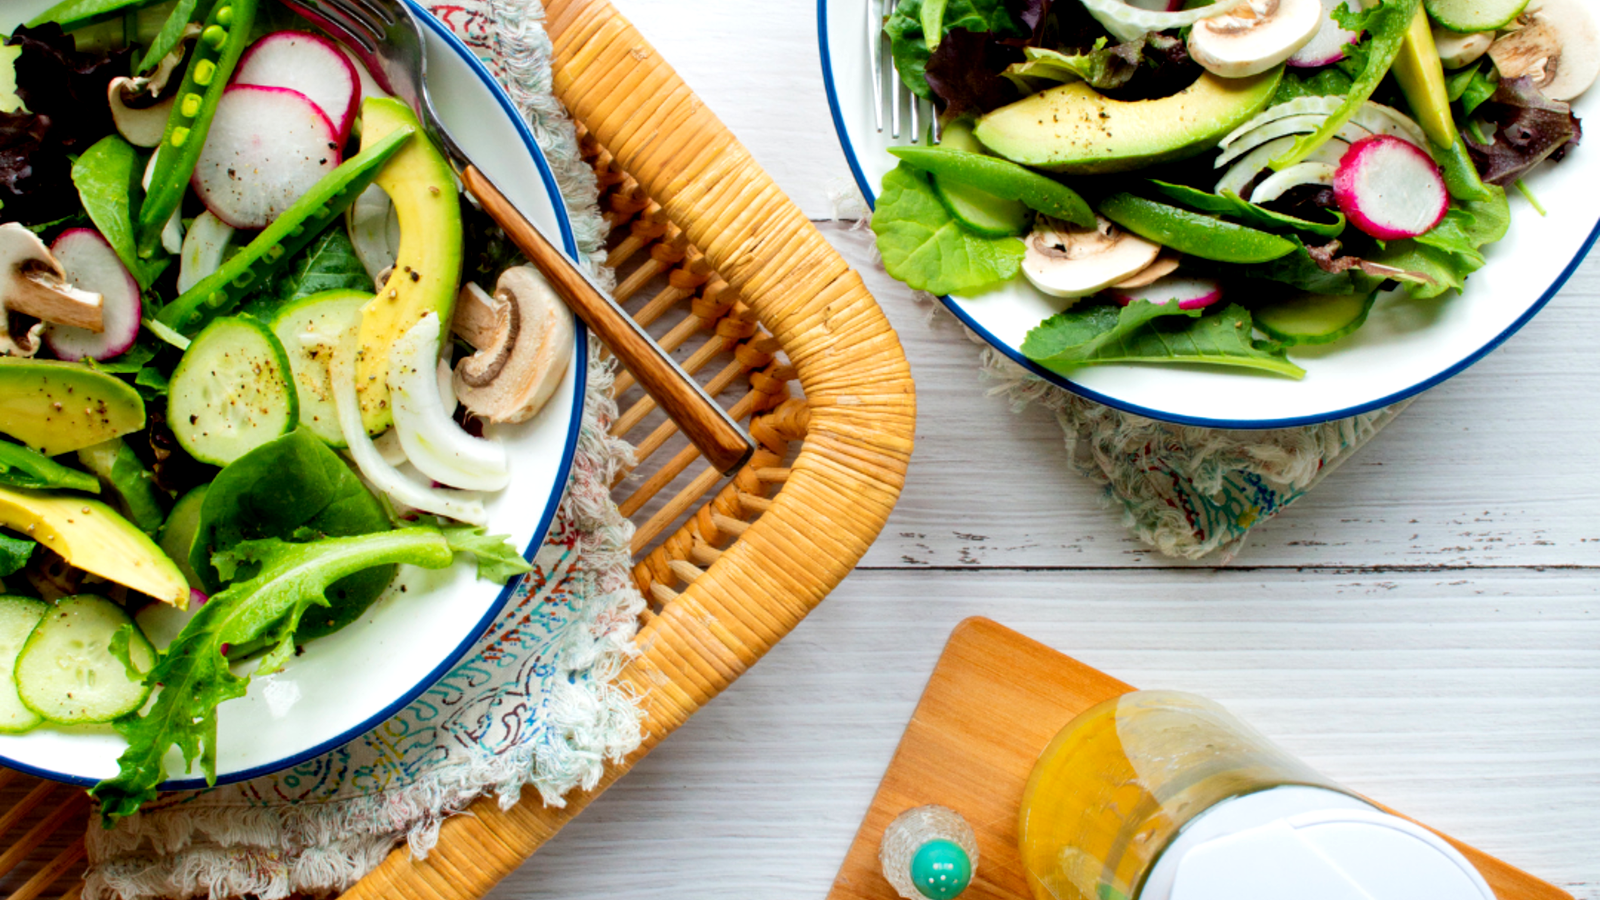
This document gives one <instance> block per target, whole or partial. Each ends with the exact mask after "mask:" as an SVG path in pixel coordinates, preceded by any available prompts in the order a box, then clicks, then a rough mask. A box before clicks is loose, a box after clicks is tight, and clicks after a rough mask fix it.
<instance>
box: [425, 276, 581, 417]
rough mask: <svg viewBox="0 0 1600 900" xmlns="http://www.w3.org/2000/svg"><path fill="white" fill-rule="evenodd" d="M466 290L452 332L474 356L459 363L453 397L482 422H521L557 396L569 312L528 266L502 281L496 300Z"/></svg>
mask: <svg viewBox="0 0 1600 900" xmlns="http://www.w3.org/2000/svg"><path fill="white" fill-rule="evenodd" d="M474 287H476V285H471V284H469V285H468V286H467V288H465V289H463V290H462V291H461V294H460V296H459V297H458V299H457V302H456V313H455V318H454V319H453V320H452V321H451V328H452V330H454V331H455V332H456V333H457V334H459V335H461V337H462V339H463V340H465V341H466V342H467V343H469V344H471V345H472V346H473V347H474V348H476V349H477V351H478V352H477V353H474V354H472V355H471V356H469V357H467V358H466V359H463V360H461V361H460V362H458V363H456V377H455V388H456V397H457V398H459V399H460V400H461V403H462V405H463V406H465V407H466V408H467V411H468V412H470V413H472V414H473V415H474V416H477V417H478V418H480V419H482V420H484V421H485V422H494V423H499V422H524V421H527V420H528V419H530V418H532V417H533V415H534V414H535V413H537V412H538V411H539V410H540V408H541V407H543V406H544V404H545V402H546V401H548V400H549V399H550V397H551V396H552V395H553V394H554V393H555V391H556V388H557V387H558V386H559V385H560V384H561V379H562V377H564V376H565V375H566V373H567V366H568V364H569V362H570V361H571V359H572V345H573V340H574V335H575V333H576V332H575V330H574V327H573V324H572V311H571V310H569V309H567V305H566V304H565V303H562V302H561V298H560V297H557V296H556V293H555V291H553V290H551V288H550V285H549V284H547V283H546V282H545V280H544V277H543V276H542V275H540V274H539V272H538V270H537V269H534V268H533V267H532V266H517V267H516V268H512V269H507V270H505V271H504V272H502V273H500V280H499V281H497V282H496V283H495V291H494V296H492V297H491V296H489V295H488V294H486V293H485V292H484V291H483V290H482V289H481V288H480V289H478V290H476V291H474V290H472V288H474Z"/></svg>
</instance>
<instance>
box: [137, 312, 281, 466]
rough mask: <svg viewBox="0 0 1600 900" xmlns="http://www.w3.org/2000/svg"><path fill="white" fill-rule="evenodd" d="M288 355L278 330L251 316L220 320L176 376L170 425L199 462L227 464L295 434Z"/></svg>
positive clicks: (204, 334) (191, 348)
mask: <svg viewBox="0 0 1600 900" xmlns="http://www.w3.org/2000/svg"><path fill="white" fill-rule="evenodd" d="M289 371H290V369H289V357H288V356H287V355H286V354H285V353H284V350H283V344H281V343H280V342H279V341H278V339H277V337H276V336H274V335H273V333H272V330H271V329H269V328H268V327H267V326H266V325H265V324H263V323H261V322H260V321H258V320H256V319H253V318H251V317H249V316H231V317H224V318H221V319H217V320H216V321H214V322H212V323H211V324H210V325H207V326H206V328H205V330H203V331H201V332H200V334H199V335H198V336H197V337H196V338H195V339H194V342H193V343H191V344H190V345H189V349H188V350H186V351H184V354H183V359H181V360H179V361H178V368H177V369H176V370H175V371H173V373H172V384H171V387H170V388H169V389H168V392H167V421H168V423H169V424H170V425H171V427H172V433H173V434H174V435H176V436H177V438H178V443H179V444H181V445H182V446H183V449H185V450H187V451H189V455H190V456H193V457H194V458H195V459H198V460H200V461H201V462H208V463H211V464H212V465H217V466H225V465H227V464H228V463H231V462H233V461H234V460H236V459H238V458H239V457H241V456H243V455H245V454H246V453H249V452H250V451H251V450H254V449H255V448H257V447H259V446H261V445H262V444H265V443H266V442H267V441H270V440H272V439H273V438H275V437H281V436H283V435H285V434H288V433H289V432H291V431H293V430H294V428H295V425H296V424H297V423H298V422H299V418H300V416H299V403H298V401H297V398H296V396H295V390H294V386H293V385H292V384H290V382H289Z"/></svg>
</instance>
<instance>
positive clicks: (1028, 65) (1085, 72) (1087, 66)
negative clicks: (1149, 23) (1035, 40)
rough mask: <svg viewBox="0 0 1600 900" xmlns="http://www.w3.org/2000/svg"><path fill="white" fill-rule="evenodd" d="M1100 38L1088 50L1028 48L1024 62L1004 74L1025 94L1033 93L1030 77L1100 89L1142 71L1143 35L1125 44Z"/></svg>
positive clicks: (1116, 83) (1104, 88)
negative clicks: (1087, 84)
mask: <svg viewBox="0 0 1600 900" xmlns="http://www.w3.org/2000/svg"><path fill="white" fill-rule="evenodd" d="M1108 43H1110V42H1109V41H1108V40H1107V39H1105V38H1101V39H1100V40H1099V41H1097V42H1096V43H1095V47H1094V49H1093V50H1091V51H1089V52H1088V53H1062V52H1061V51H1059V50H1050V49H1048V48H1045V47H1028V48H1025V49H1024V50H1023V51H1022V53H1023V61H1022V62H1019V63H1013V64H1011V65H1010V66H1008V67H1007V68H1006V70H1005V71H1004V72H1002V73H1001V74H1002V75H1004V76H1005V77H1006V78H1008V79H1010V80H1011V82H1012V83H1013V84H1016V85H1017V87H1018V88H1020V89H1021V90H1022V91H1023V92H1024V93H1032V92H1033V90H1034V85H1033V84H1032V83H1031V82H1030V79H1040V80H1043V81H1048V82H1072V81H1085V82H1088V83H1089V85H1090V86H1091V87H1094V88H1095V89H1097V90H1102V91H1109V90H1113V89H1115V88H1119V87H1122V86H1123V85H1125V84H1127V83H1128V81H1129V80H1130V79H1132V78H1133V76H1134V75H1135V74H1136V73H1137V72H1138V71H1139V64H1140V63H1141V62H1142V61H1143V59H1144V44H1145V41H1144V38H1142V37H1141V38H1138V39H1136V40H1132V41H1128V42H1127V43H1125V44H1116V45H1114V46H1106V45H1107V44H1108Z"/></svg>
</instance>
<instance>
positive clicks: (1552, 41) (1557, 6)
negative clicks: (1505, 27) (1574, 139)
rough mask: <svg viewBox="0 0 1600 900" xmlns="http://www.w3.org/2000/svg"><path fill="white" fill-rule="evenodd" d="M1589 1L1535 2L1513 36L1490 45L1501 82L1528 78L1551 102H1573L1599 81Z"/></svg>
mask: <svg viewBox="0 0 1600 900" xmlns="http://www.w3.org/2000/svg"><path fill="white" fill-rule="evenodd" d="M1591 2H1592V0H1534V2H1533V3H1530V4H1529V5H1528V9H1527V11H1526V12H1524V13H1523V14H1522V15H1521V16H1520V17H1518V18H1517V21H1516V23H1515V25H1516V30H1515V31H1512V32H1511V33H1510V34H1507V35H1506V36H1504V37H1502V38H1500V39H1499V40H1498V41H1495V42H1494V44H1493V46H1491V47H1490V48H1489V57H1490V58H1491V59H1493V60H1494V64H1495V67H1496V68H1498V69H1499V70H1500V77H1501V78H1520V77H1522V76H1524V75H1527V76H1529V77H1531V78H1533V84H1534V87H1537V88H1538V89H1539V90H1540V91H1541V92H1542V93H1543V94H1544V95H1545V96H1546V97H1549V98H1550V99H1551V100H1572V99H1573V98H1575V97H1577V96H1578V95H1580V94H1582V93H1583V92H1584V91H1587V90H1588V89H1589V88H1590V86H1592V85H1593V84H1594V82H1595V78H1596V77H1597V76H1600V27H1597V26H1596V24H1595V17H1594V13H1593V12H1592V11H1591V9H1590V3H1591Z"/></svg>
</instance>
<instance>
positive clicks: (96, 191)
mask: <svg viewBox="0 0 1600 900" xmlns="http://www.w3.org/2000/svg"><path fill="white" fill-rule="evenodd" d="M140 172H141V169H140V164H139V151H137V150H135V149H134V147H133V145H132V144H130V143H128V142H127V141H125V140H123V139H122V137H121V135H117V134H111V135H107V136H106V137H104V138H102V139H100V140H99V141H98V142H96V143H95V145H94V146H92V147H90V148H89V149H88V150H85V151H84V152H83V155H82V156H80V157H78V159H77V161H76V162H74V163H73V164H72V183H73V184H74V185H75V186H77V188H78V197H79V198H80V199H81V200H82V201H83V208H84V210H85V211H86V212H88V213H89V219H90V220H91V221H93V222H94V227H95V228H96V229H98V230H99V232H100V235H101V236H102V237H104V238H105V239H106V241H107V242H108V243H110V244H111V249H113V250H115V251H117V259H119V260H121V261H122V264H123V265H124V266H126V267H127V269H128V271H129V272H131V273H133V277H134V280H135V281H137V282H139V288H140V290H148V289H149V287H150V285H151V284H152V283H153V282H154V281H155V280H156V278H157V277H159V276H160V275H161V272H162V270H164V269H165V268H166V267H167V264H168V263H170V262H171V261H172V257H170V256H164V255H163V256H160V257H159V258H154V259H142V258H140V256H139V254H138V252H137V251H136V250H135V249H134V246H133V243H134V242H133V198H134V197H135V196H142V195H143V193H144V192H143V191H141V190H140V189H139V173H140Z"/></svg>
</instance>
